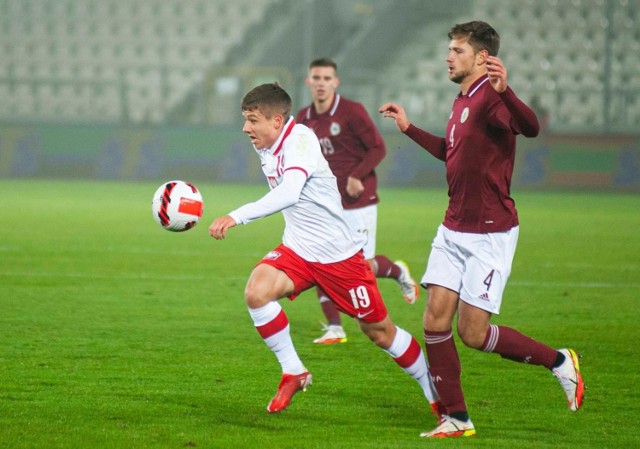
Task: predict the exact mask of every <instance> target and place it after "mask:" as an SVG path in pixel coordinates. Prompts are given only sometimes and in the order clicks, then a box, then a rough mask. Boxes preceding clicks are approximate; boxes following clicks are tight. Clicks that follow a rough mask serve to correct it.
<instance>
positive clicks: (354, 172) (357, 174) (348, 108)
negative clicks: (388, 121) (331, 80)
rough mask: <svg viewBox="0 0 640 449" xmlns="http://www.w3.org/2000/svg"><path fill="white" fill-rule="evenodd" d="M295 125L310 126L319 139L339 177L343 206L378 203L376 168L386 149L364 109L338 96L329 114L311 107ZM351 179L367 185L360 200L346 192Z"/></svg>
mask: <svg viewBox="0 0 640 449" xmlns="http://www.w3.org/2000/svg"><path fill="white" fill-rule="evenodd" d="M296 122H298V123H302V124H304V125H307V126H308V127H309V128H311V129H312V130H313V132H314V133H315V134H316V136H317V137H318V140H319V141H320V145H321V147H322V153H323V154H324V157H325V158H326V159H327V161H328V162H329V166H330V167H331V171H333V174H334V175H335V176H336V178H337V181H338V190H339V191H340V196H341V197H342V207H344V208H345V209H356V208H360V207H364V206H368V205H370V204H377V203H378V201H379V198H378V191H377V190H378V179H377V176H376V172H375V168H376V166H377V165H378V164H379V163H380V161H382V160H383V159H384V157H385V155H386V148H385V145H384V141H383V140H382V136H381V135H380V133H379V132H378V130H377V128H376V127H375V125H374V124H373V121H372V120H371V117H369V114H368V113H367V111H366V109H365V108H364V106H363V105H362V104H361V103H357V102H355V101H351V100H348V99H346V98H344V97H341V96H340V95H338V94H336V95H335V97H334V99H333V104H332V105H331V108H330V109H329V110H328V111H327V112H326V113H324V114H318V113H316V111H315V108H314V107H313V104H311V105H309V106H307V107H305V108H303V109H300V110H299V111H298V115H297V116H296ZM349 176H352V177H354V178H358V179H360V181H362V184H363V185H364V192H362V194H361V195H360V196H359V197H358V198H352V197H350V196H349V195H348V194H347V192H346V188H347V178H348V177H349Z"/></svg>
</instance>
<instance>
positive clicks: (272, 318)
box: [249, 301, 307, 374]
mask: <svg viewBox="0 0 640 449" xmlns="http://www.w3.org/2000/svg"><path fill="white" fill-rule="evenodd" d="M249 315H251V318H252V319H253V324H254V325H255V327H256V329H258V332H259V333H260V335H261V336H262V339H263V340H264V342H265V343H266V344H267V346H268V347H269V349H271V351H273V353H274V354H275V356H276V358H277V359H278V362H280V366H281V367H282V372H283V373H288V374H302V373H304V372H305V371H307V370H306V368H305V367H304V365H303V364H302V361H301V360H300V357H298V353H297V352H296V349H295V347H294V346H293V341H292V340H291V334H290V332H289V320H288V319H287V316H286V314H285V313H284V310H282V307H281V306H280V304H278V303H277V302H276V301H272V302H270V303H268V304H266V305H264V306H262V307H259V308H257V309H249Z"/></svg>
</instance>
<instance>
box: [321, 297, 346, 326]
mask: <svg viewBox="0 0 640 449" xmlns="http://www.w3.org/2000/svg"><path fill="white" fill-rule="evenodd" d="M316 292H317V294H318V301H320V307H321V308H322V313H324V317H325V318H326V319H327V324H329V325H334V326H342V319H341V317H340V311H339V310H338V309H337V307H336V306H335V304H333V302H332V301H331V300H330V299H329V297H328V296H327V294H326V293H325V292H324V291H323V290H321V289H320V288H318V289H316Z"/></svg>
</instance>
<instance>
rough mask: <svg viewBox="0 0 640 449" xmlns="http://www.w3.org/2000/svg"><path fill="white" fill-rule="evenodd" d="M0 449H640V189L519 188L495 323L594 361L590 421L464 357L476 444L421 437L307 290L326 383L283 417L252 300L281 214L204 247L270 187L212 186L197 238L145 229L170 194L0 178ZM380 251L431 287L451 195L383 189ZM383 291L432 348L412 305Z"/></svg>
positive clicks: (394, 375)
mask: <svg viewBox="0 0 640 449" xmlns="http://www.w3.org/2000/svg"><path fill="white" fill-rule="evenodd" d="M0 187H2V191H3V192H5V193H7V195H5V196H4V197H3V198H2V199H1V200H0V205H1V207H0V210H2V213H3V216H2V226H1V227H0V447H7V448H71V447H73V448H76V447H85V448H86V447H95V448H154V449H158V448H181V447H199V448H238V449H240V448H253V447H260V448H278V449H282V448H326V447H331V448H332V449H340V448H418V447H420V448H422V447H425V446H429V447H447V448H455V447H477V448H489V447H491V448H510V449H511V448H513V447H518V448H548V447H559V448H599V449H600V448H617V447H635V446H638V445H640V437H638V436H637V432H636V430H635V428H634V426H633V425H632V422H633V421H634V419H635V418H633V417H637V416H639V415H640V410H639V407H638V399H639V398H638V396H639V395H638V392H637V389H636V388H635V380H634V379H635V376H636V375H637V372H638V371H639V368H640V366H639V363H638V350H637V347H636V346H635V345H636V344H637V341H638V336H639V335H638V334H639V332H638V326H637V321H638V318H639V317H640V314H638V311H637V310H638V309H637V300H638V296H639V294H640V280H639V278H640V257H639V254H640V236H639V235H638V229H640V214H639V213H638V210H640V207H639V206H640V201H639V198H638V196H637V195H615V194H587V193H533V192H519V193H516V201H517V204H518V207H519V211H520V219H521V232H520V243H519V247H518V251H517V254H516V259H515V262H514V267H513V273H512V276H511V280H510V282H509V285H508V287H507V291H506V295H505V300H504V302H503V308H502V314H501V315H500V316H498V317H496V319H495V322H496V323H503V324H506V325H511V326H513V327H515V328H517V329H519V330H521V331H522V332H524V333H527V334H529V335H530V336H532V337H533V338H536V339H539V340H542V341H544V342H546V343H548V344H549V345H551V346H554V347H562V346H571V347H575V348H576V349H577V350H578V351H579V352H581V353H582V354H583V355H584V358H583V359H582V366H583V373H584V377H585V380H586V383H587V386H588V391H587V397H586V400H585V405H584V408H583V409H582V410H581V411H579V412H578V413H571V412H569V411H568V410H567V408H566V403H565V399H564V394H563V393H562V391H561V389H560V387H559V385H558V384H557V382H556V380H555V379H554V378H553V376H552V375H551V374H550V373H547V372H545V371H544V369H542V368H540V367H530V366H525V365H520V364H515V363H513V362H508V361H504V360H501V359H500V358H499V357H497V356H495V355H491V354H484V353H480V352H477V351H473V350H470V349H468V348H464V347H462V346H460V345H459V352H460V357H461V360H462V366H463V386H464V387H465V393H466V399H467V402H468V406H469V410H470V414H471V417H472V419H473V421H474V423H475V425H476V428H477V431H478V437H477V438H475V439H473V440H465V441H460V440H446V441H425V440H424V439H420V438H418V434H419V433H420V432H421V431H424V430H428V429H430V428H431V427H433V426H434V424H435V422H434V419H433V418H432V416H431V415H429V414H428V410H427V407H426V406H425V401H424V399H423V398H422V397H421V392H420V390H419V388H418V386H417V385H416V384H415V382H413V381H412V380H411V379H409V378H408V377H407V376H406V375H404V373H402V371H401V370H400V369H399V368H398V367H397V366H396V365H395V364H394V363H393V361H391V360H390V358H389V357H388V356H387V355H386V354H385V353H384V352H382V351H380V350H379V349H377V348H376V347H375V346H373V345H372V344H371V343H370V342H369V341H368V340H367V339H366V337H365V336H364V335H362V334H360V333H359V332H358V331H357V330H356V326H355V324H354V323H353V322H352V321H350V320H345V327H346V329H347V332H348V334H349V343H348V344H346V345H340V346H338V347H335V346H329V347H318V346H316V345H313V344H312V343H311V341H312V339H313V338H315V337H317V336H318V335H319V334H320V328H319V324H318V321H320V320H321V319H322V314H321V312H320V308H319V306H318V305H317V303H316V300H315V298H314V295H313V294H312V293H311V292H307V293H305V294H303V295H302V296H301V297H300V298H299V299H298V300H296V301H295V302H293V303H290V302H289V301H286V300H285V301H283V306H284V307H285V310H286V311H287V314H288V316H289V319H290V322H291V329H292V335H293V338H294V342H295V343H296V346H297V349H298V352H299V354H300V355H301V357H302V359H303V361H305V363H306V365H307V367H308V368H309V369H310V370H311V371H312V373H313V374H314V385H313V386H312V387H311V388H310V389H309V390H308V391H307V392H306V393H301V394H298V395H296V397H295V398H294V400H293V403H292V406H291V407H290V408H289V409H288V410H286V411H285V412H283V413H282V414H280V415H276V416H271V415H268V414H267V413H266V411H265V407H266V404H267V402H268V401H269V399H270V398H271V396H272V395H273V393H274V392H275V388H276V386H277V383H278V381H279V376H280V370H279V366H278V364H277V362H276V361H275V358H274V357H273V355H272V354H271V352H270V351H269V350H268V349H267V348H266V347H265V345H264V344H263V343H262V341H261V340H260V338H259V336H258V334H257V332H256V331H255V330H254V329H253V326H252V323H251V320H250V318H249V316H248V314H247V312H246V307H245V305H244V302H243V297H242V292H243V288H244V284H245V281H246V278H247V276H248V274H249V272H250V271H251V269H252V267H253V265H254V264H255V263H256V262H257V261H258V260H259V259H260V258H261V257H262V255H264V254H265V253H266V252H267V251H269V250H270V249H272V248H273V247H274V246H275V245H276V244H277V243H278V242H279V240H280V236H281V233H282V218H281V217H280V215H276V216H273V217H269V218H267V219H264V220H261V221H258V222H256V223H252V224H250V225H248V226H243V227H237V228H234V229H232V230H231V231H230V233H229V235H228V236H227V239H226V240H223V241H215V240H213V239H211V238H210V237H208V234H207V226H208V225H209V223H210V222H211V221H212V219H213V218H215V217H217V216H219V215H222V214H224V213H226V212H228V211H229V210H231V209H232V208H234V207H236V206H238V205H240V204H244V203H245V202H247V201H251V200H254V199H256V198H258V197H259V196H260V195H262V194H264V193H265V192H266V187H264V186H240V185H214V184H201V185H199V188H200V190H201V191H202V192H203V195H204V199H205V215H204V217H203V220H202V222H201V223H200V224H199V225H198V226H197V227H196V228H195V229H193V230H191V231H189V232H186V233H179V234H176V233H170V232H167V231H164V230H162V229H161V228H160V227H159V226H158V225H157V224H156V223H155V222H154V221H153V219H152V218H151V213H150V202H151V196H152V194H153V192H154V191H155V188H156V187H157V185H156V184H155V183H154V184H151V183H114V182H96V181H75V182H63V181H46V180H45V181H42V180H6V179H5V180H0ZM381 197H382V203H381V205H380V207H379V223H378V253H382V254H386V255H388V256H389V257H391V258H392V259H395V258H403V259H404V260H405V261H406V262H407V263H408V264H409V266H410V267H411V268H412V270H413V274H414V277H418V278H419V277H420V276H421V274H422V271H423V269H424V265H425V262H426V257H427V255H428V251H429V244H430V241H431V239H432V237H433V235H434V234H435V229H436V227H437V225H438V223H439V222H440V220H441V218H442V215H443V213H444V209H445V207H446V193H445V192H444V191H442V190H418V189H383V190H382V192H381ZM380 287H381V290H382V291H383V294H384V296H385V298H386V300H387V303H388V306H389V310H390V313H391V316H392V318H393V319H394V321H396V323H397V324H398V325H400V326H402V327H404V328H405V329H407V330H408V331H410V332H411V333H413V335H414V336H416V337H417V338H418V339H419V341H421V334H422V326H421V315H422V312H423V309H424V292H422V296H421V298H420V300H419V302H418V304H417V305H415V306H410V305H407V304H405V303H404V301H403V300H402V298H401V296H400V294H399V291H398V289H397V286H396V285H395V283H394V282H393V281H390V280H381V281H380Z"/></svg>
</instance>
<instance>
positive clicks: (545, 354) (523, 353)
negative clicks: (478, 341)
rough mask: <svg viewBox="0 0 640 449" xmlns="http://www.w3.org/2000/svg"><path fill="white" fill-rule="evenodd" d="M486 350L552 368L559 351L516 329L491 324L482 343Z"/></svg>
mask: <svg viewBox="0 0 640 449" xmlns="http://www.w3.org/2000/svg"><path fill="white" fill-rule="evenodd" d="M482 350H483V351H485V352H495V353H496V354H499V355H500V357H502V358H505V359H509V360H513V361H515V362H520V363H528V364H531V365H542V366H544V367H546V368H549V369H551V368H552V367H553V365H554V363H555V362H556V357H557V355H558V352H557V351H556V350H555V349H553V348H550V347H549V346H547V345H545V344H544V343H540V342H539V341H536V340H534V339H533V338H531V337H527V336H526V335H523V334H521V333H520V332H518V331H517V330H515V329H512V328H510V327H505V326H496V325H495V324H492V325H490V326H489V330H488V331H487V336H486V337H485V339H484V343H483V344H482Z"/></svg>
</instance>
